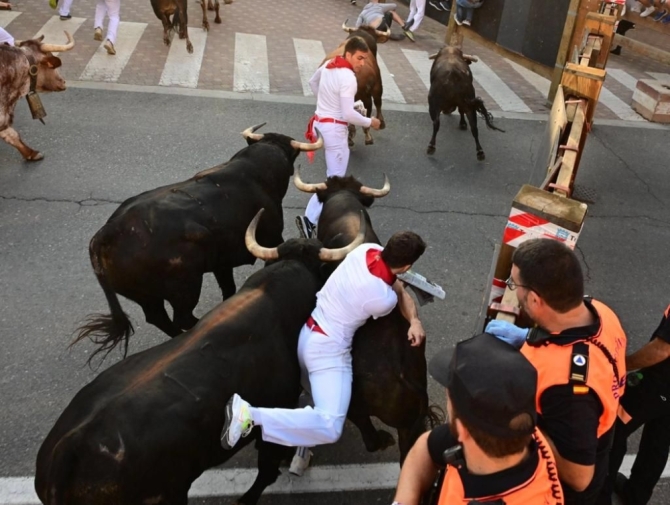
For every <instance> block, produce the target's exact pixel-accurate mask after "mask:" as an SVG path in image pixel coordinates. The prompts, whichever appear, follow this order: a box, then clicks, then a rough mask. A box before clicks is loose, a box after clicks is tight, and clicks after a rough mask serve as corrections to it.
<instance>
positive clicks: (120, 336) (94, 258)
mask: <svg viewBox="0 0 670 505" xmlns="http://www.w3.org/2000/svg"><path fill="white" fill-rule="evenodd" d="M90 254H91V263H92V264H93V270H94V272H95V276H96V277H97V279H98V283H99V284H100V287H101V288H102V290H103V292H104V293H105V297H106V298H107V304H108V305H109V309H110V311H111V313H110V314H91V315H89V316H88V317H87V318H86V320H85V324H83V325H82V326H80V327H79V328H78V329H77V330H76V332H75V333H76V336H75V338H74V340H72V342H71V343H70V346H69V347H72V346H73V345H74V344H76V343H77V342H80V341H81V340H84V339H86V338H88V339H89V340H91V342H93V343H94V344H96V345H97V346H98V349H96V351H95V352H94V353H93V354H92V355H91V357H90V358H88V364H89V365H90V363H91V360H92V359H93V358H94V357H95V356H96V355H97V354H98V353H100V352H104V353H105V355H104V356H103V358H102V359H103V360H104V359H105V358H106V357H107V355H108V354H109V353H110V352H111V351H112V350H113V349H114V348H115V347H116V346H117V345H119V343H121V342H123V344H124V348H123V357H124V358H125V357H126V355H127V354H128V340H129V339H130V337H131V336H132V335H133V333H135V329H134V328H133V324H132V323H131V322H130V319H129V318H128V315H127V314H126V313H125V312H124V311H123V309H122V308H121V304H120V303H119V298H118V297H117V296H116V292H114V290H113V289H112V287H111V286H110V285H109V282H108V281H107V277H106V275H105V271H104V268H103V267H102V265H101V262H100V248H99V246H98V241H97V236H95V237H93V239H92V240H91V245H90Z"/></svg>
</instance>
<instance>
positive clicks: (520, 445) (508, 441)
mask: <svg viewBox="0 0 670 505" xmlns="http://www.w3.org/2000/svg"><path fill="white" fill-rule="evenodd" d="M451 412H452V414H453V420H450V426H451V431H452V434H453V435H454V436H456V419H458V420H460V421H461V424H463V426H465V429H467V430H468V432H469V433H470V435H472V439H473V440H474V441H475V442H476V443H477V445H478V446H479V448H480V449H481V450H482V451H484V453H485V454H486V455H487V456H489V457H491V458H504V457H507V456H512V455H514V454H519V453H520V452H521V451H523V450H524V449H525V448H526V447H527V446H528V444H530V440H531V437H532V435H519V436H518V437H513V438H501V437H495V436H493V435H491V434H490V433H488V432H486V431H484V430H481V429H479V428H477V427H475V426H471V425H469V424H468V423H467V421H465V420H464V419H463V418H462V417H460V416H459V415H458V411H457V410H456V409H455V407H454V404H453V402H452V403H451ZM509 425H510V428H512V429H513V430H519V431H521V432H527V431H529V430H530V429H532V427H533V418H532V417H531V416H530V415H529V414H527V413H525V412H524V413H521V414H519V415H518V416H516V417H515V418H513V419H512V420H511V421H510V423H509Z"/></svg>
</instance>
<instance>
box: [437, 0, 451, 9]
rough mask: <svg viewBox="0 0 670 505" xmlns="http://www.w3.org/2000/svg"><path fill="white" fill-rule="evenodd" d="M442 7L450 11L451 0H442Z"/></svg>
mask: <svg viewBox="0 0 670 505" xmlns="http://www.w3.org/2000/svg"><path fill="white" fill-rule="evenodd" d="M440 7H442V10H444V12H449V11H450V10H451V0H442V1H441V2H440Z"/></svg>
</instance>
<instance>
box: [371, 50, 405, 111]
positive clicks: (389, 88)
mask: <svg viewBox="0 0 670 505" xmlns="http://www.w3.org/2000/svg"><path fill="white" fill-rule="evenodd" d="M377 65H379V72H380V74H381V77H382V85H383V86H384V93H383V96H384V100H385V101H386V100H388V101H389V102H394V103H407V101H406V100H405V97H404V96H403V94H402V91H400V88H399V87H398V85H397V84H396V82H395V79H394V78H393V74H392V73H391V72H389V69H388V67H387V66H386V63H384V60H383V59H382V55H381V54H379V53H377Z"/></svg>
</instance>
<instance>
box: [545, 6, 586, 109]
mask: <svg viewBox="0 0 670 505" xmlns="http://www.w3.org/2000/svg"><path fill="white" fill-rule="evenodd" d="M583 1H584V2H585V1H589V0H570V6H569V7H568V16H567V17H566V18H565V25H564V26H563V36H562V37H561V44H560V46H559V48H558V54H557V55H556V64H555V66H554V73H553V76H552V78H551V87H550V88H549V96H548V97H547V98H548V99H549V100H550V101H552V100H553V99H554V97H555V96H556V90H557V89H558V85H559V84H560V83H561V76H562V75H563V68H564V66H565V62H566V61H568V59H569V55H570V42H571V40H572V34H573V32H574V30H575V23H576V22H577V13H578V11H579V7H580V4H581V3H582V2H583Z"/></svg>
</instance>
